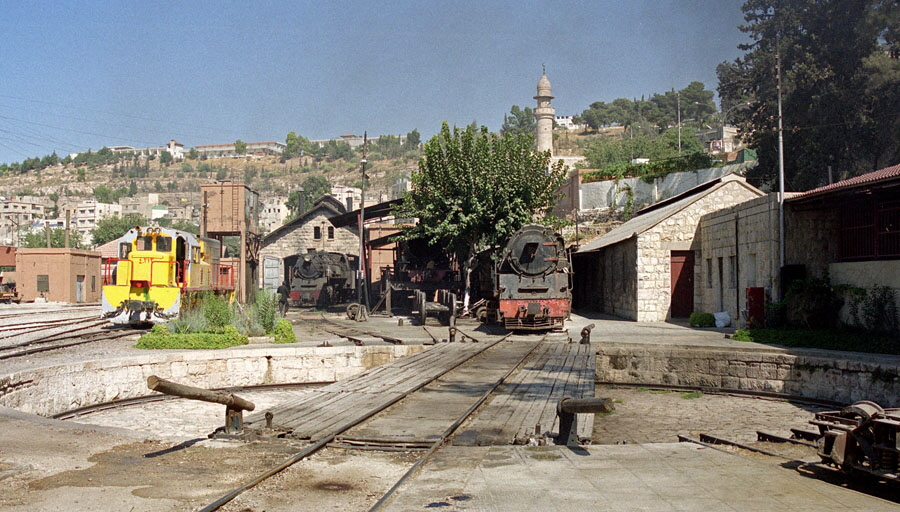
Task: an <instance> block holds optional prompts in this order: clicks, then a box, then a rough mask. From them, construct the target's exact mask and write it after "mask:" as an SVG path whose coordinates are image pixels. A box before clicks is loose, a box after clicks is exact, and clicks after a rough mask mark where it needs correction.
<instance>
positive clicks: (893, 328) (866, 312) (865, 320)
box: [850, 286, 900, 334]
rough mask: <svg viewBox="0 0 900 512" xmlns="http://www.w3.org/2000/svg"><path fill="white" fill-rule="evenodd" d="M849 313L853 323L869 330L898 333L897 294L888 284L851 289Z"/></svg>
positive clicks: (899, 325) (899, 332)
mask: <svg viewBox="0 0 900 512" xmlns="http://www.w3.org/2000/svg"><path fill="white" fill-rule="evenodd" d="M853 291H854V292H855V296H854V297H853V298H852V299H851V300H850V314H851V315H852V316H853V321H854V323H855V324H856V325H857V326H859V327H862V328H863V329H867V330H869V331H872V332H875V333H881V334H900V320H898V317H897V296H896V293H895V292H894V290H893V289H892V288H890V287H888V286H876V287H874V288H872V289H871V290H869V291H866V290H862V289H858V290H853Z"/></svg>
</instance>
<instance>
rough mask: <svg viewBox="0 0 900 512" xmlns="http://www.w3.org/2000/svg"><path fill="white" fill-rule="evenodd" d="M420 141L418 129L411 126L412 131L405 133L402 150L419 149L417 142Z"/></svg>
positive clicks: (419, 142)
mask: <svg viewBox="0 0 900 512" xmlns="http://www.w3.org/2000/svg"><path fill="white" fill-rule="evenodd" d="M421 143H422V136H421V135H420V134H419V130H417V129H415V128H413V131H411V132H409V133H407V134H406V140H405V141H404V142H403V150H404V151H414V150H417V149H419V144H421Z"/></svg>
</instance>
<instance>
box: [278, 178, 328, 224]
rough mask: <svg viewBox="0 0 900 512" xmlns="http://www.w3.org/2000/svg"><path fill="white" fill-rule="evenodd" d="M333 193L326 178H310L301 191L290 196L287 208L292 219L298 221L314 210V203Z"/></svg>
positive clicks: (302, 185) (303, 184)
mask: <svg viewBox="0 0 900 512" xmlns="http://www.w3.org/2000/svg"><path fill="white" fill-rule="evenodd" d="M330 193H331V183H330V182H329V181H328V178H326V177H324V176H310V177H309V178H306V180H304V181H303V183H302V184H301V188H300V190H295V191H293V192H291V193H290V194H289V195H288V200H287V208H288V211H290V216H289V217H290V219H296V218H297V217H299V216H300V215H302V214H304V213H306V211H308V210H309V209H310V208H312V205H313V202H315V201H316V200H317V199H319V198H320V197H322V196H324V195H325V194H330Z"/></svg>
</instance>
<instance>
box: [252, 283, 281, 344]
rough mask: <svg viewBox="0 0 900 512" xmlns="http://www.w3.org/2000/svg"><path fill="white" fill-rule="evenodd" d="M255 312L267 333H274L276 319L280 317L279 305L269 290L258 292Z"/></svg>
mask: <svg viewBox="0 0 900 512" xmlns="http://www.w3.org/2000/svg"><path fill="white" fill-rule="evenodd" d="M254 311H255V316H256V319H257V321H258V322H259V325H260V326H261V327H262V328H263V330H264V331H265V333H266V334H268V333H270V332H272V330H273V329H275V319H276V318H277V316H278V304H277V303H276V302H275V295H274V294H272V293H269V291H268V290H258V291H257V292H256V305H255V306H254Z"/></svg>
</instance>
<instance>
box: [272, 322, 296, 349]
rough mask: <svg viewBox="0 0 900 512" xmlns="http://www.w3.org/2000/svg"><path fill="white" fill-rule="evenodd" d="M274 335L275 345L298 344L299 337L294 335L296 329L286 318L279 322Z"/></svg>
mask: <svg viewBox="0 0 900 512" xmlns="http://www.w3.org/2000/svg"><path fill="white" fill-rule="evenodd" d="M272 333H273V334H274V335H275V343H296V342H297V336H295V335H294V327H293V326H292V325H291V323H290V322H288V321H287V319H285V318H282V319H280V320H278V323H276V324H275V328H274V329H273V331H272Z"/></svg>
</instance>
